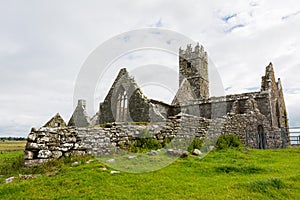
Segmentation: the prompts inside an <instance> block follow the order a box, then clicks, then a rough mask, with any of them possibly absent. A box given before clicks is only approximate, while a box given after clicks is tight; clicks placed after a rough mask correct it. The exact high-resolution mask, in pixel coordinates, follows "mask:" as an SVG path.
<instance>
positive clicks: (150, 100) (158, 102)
mask: <svg viewBox="0 0 300 200" xmlns="http://www.w3.org/2000/svg"><path fill="white" fill-rule="evenodd" d="M149 102H150V103H154V104H162V105H165V106H172V105H170V104H168V103H165V102H163V101H160V100H156V99H149Z"/></svg>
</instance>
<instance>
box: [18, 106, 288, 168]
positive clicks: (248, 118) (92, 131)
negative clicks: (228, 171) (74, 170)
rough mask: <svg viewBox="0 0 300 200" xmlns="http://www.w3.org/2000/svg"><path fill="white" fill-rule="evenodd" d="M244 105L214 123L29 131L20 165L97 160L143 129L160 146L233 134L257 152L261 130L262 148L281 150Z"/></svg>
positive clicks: (175, 121) (189, 120)
mask: <svg viewBox="0 0 300 200" xmlns="http://www.w3.org/2000/svg"><path fill="white" fill-rule="evenodd" d="M249 102H250V103H249ZM248 104H250V105H248V106H250V107H251V109H248V111H247V112H246V113H244V114H228V115H226V116H224V117H222V118H216V119H206V118H202V117H196V116H192V115H187V114H181V115H178V116H176V117H174V118H171V119H168V120H167V122H157V123H151V124H148V125H134V124H126V123H125V124H124V123H113V124H108V125H107V127H94V128H75V127H67V128H47V127H42V128H39V129H32V130H31V132H30V134H29V135H28V141H27V145H26V149H25V155H24V159H25V161H24V165H25V166H35V165H39V164H41V163H44V162H47V161H49V160H50V159H57V158H60V157H63V156H70V155H84V154H86V153H87V152H88V151H90V152H92V153H94V154H96V155H99V156H101V155H105V154H111V153H117V152H118V151H119V150H120V149H122V148H123V147H124V146H126V145H129V144H131V143H132V142H134V141H135V139H136V138H138V137H140V134H141V132H143V130H145V129H146V130H148V131H149V133H150V134H151V135H152V136H153V138H155V139H157V140H158V141H159V142H161V143H163V142H164V140H165V139H166V138H169V139H172V138H177V137H178V138H180V137H187V138H192V137H199V138H202V139H204V138H216V137H217V136H220V135H222V134H235V135H238V136H239V137H240V139H241V141H242V142H243V143H244V144H245V145H247V146H249V147H252V148H259V146H258V141H257V137H258V127H259V126H262V127H263V129H264V134H265V139H266V146H265V148H280V147H282V138H281V135H280V131H279V132H278V131H277V130H274V129H273V128H272V127H271V126H270V124H269V122H268V120H267V118H266V117H265V116H264V115H262V114H261V113H259V112H254V111H253V110H255V105H254V106H253V105H252V104H251V101H248ZM251 105H252V106H251Z"/></svg>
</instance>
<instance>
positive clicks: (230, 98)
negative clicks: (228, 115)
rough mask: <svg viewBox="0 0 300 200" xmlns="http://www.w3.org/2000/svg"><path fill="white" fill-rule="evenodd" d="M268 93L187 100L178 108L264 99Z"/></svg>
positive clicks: (249, 93)
mask: <svg viewBox="0 0 300 200" xmlns="http://www.w3.org/2000/svg"><path fill="white" fill-rule="evenodd" d="M268 95H269V93H268V92H248V93H241V94H229V95H225V96H219V97H210V98H208V99H196V100H189V101H185V102H182V103H180V106H186V105H192V104H207V103H221V102H228V101H236V100H245V99H249V98H254V99H257V98H266V97H268Z"/></svg>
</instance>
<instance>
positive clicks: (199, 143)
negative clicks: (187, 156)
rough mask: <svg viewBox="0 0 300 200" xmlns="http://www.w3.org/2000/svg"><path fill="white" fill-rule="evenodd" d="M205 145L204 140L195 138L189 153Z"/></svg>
mask: <svg viewBox="0 0 300 200" xmlns="http://www.w3.org/2000/svg"><path fill="white" fill-rule="evenodd" d="M202 145H203V140H201V139H200V138H198V137H195V138H194V140H193V141H192V143H191V145H190V146H189V147H188V152H190V153H193V151H194V149H201V147H202Z"/></svg>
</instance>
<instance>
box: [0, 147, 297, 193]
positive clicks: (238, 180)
mask: <svg viewBox="0 0 300 200" xmlns="http://www.w3.org/2000/svg"><path fill="white" fill-rule="evenodd" d="M20 155H22V152H4V153H2V154H0V163H3V162H8V163H13V162H16V163H18V162H17V160H19V157H20ZM161 158H162V157H160V156H157V157H155V156H153V157H151V159H154V160H155V159H161ZM88 159H90V158H80V159H79V161H80V162H81V164H80V165H77V166H72V165H71V163H72V162H74V160H75V159H73V158H69V159H65V160H62V161H58V162H56V163H50V164H48V166H42V167H40V168H36V169H27V171H26V170H25V169H14V170H15V171H7V173H6V174H3V175H4V176H3V177H0V181H1V183H0V198H1V199H300V148H287V149H280V150H249V151H245V152H244V151H243V150H242V151H238V150H233V149H229V150H222V151H212V152H210V153H209V154H208V155H207V156H206V157H205V158H204V159H201V160H200V159H199V158H198V157H194V156H189V157H186V158H179V159H177V160H176V161H175V162H174V163H172V164H171V165H168V166H167V167H165V168H162V169H160V170H158V171H154V172H148V173H141V174H133V173H126V172H121V173H120V174H110V171H111V170H113V169H111V168H109V167H107V166H106V167H107V168H108V170H103V169H102V168H103V167H104V164H102V163H100V162H99V161H97V160H94V161H93V162H91V163H89V164H87V163H86V162H85V161H86V160H88ZM136 159H139V158H136ZM123 161H124V160H123ZM123 161H122V162H123ZM116 162H121V161H118V160H117V159H116ZM124 162H125V161H124ZM9 166H11V165H9V164H8V165H6V168H9ZM31 172H36V173H39V174H40V175H37V177H36V178H34V179H30V180H19V179H18V178H16V180H15V181H14V182H12V183H9V184H4V183H3V180H4V179H5V178H7V177H9V176H18V174H19V173H22V174H24V173H31ZM2 173H3V171H2Z"/></svg>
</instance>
